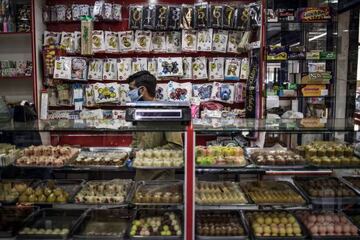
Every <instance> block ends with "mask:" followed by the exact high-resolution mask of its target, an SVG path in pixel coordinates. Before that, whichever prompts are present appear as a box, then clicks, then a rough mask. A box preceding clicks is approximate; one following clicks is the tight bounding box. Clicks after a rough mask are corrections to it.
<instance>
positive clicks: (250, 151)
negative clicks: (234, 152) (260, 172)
mask: <svg viewBox="0 0 360 240" xmlns="http://www.w3.org/2000/svg"><path fill="white" fill-rule="evenodd" d="M279 151H280V152H289V153H294V152H293V151H291V150H288V149H287V148H284V147H280V146H278V147H273V148H246V149H245V151H244V152H245V157H246V158H247V160H248V161H249V162H251V163H252V164H253V165H255V166H256V167H258V168H261V169H269V170H276V169H286V170H291V169H306V168H309V165H308V164H306V160H305V159H304V158H302V160H303V162H304V163H303V164H284V165H280V164H274V165H270V164H260V163H258V162H257V161H255V160H254V159H253V158H252V157H251V155H252V154H253V153H255V152H269V153H270V152H279ZM294 154H295V153H294Z"/></svg>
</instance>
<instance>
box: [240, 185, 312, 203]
mask: <svg viewBox="0 0 360 240" xmlns="http://www.w3.org/2000/svg"><path fill="white" fill-rule="evenodd" d="M249 182H254V181H249ZM264 182H267V180H265V181H264ZM268 182H275V181H268ZM276 182H279V183H283V184H286V185H287V186H288V187H289V188H290V189H291V190H293V191H294V192H295V193H296V194H298V195H300V196H301V197H302V199H303V200H304V203H285V202H284V203H275V202H267V203H257V202H255V201H254V200H253V199H252V198H251V196H250V195H249V193H248V192H247V191H245V190H244V187H243V186H242V184H240V186H241V188H242V189H243V192H244V193H245V194H246V196H247V197H248V198H249V199H250V200H251V201H252V202H254V203H255V204H256V205H258V206H283V207H293V206H305V205H307V204H308V198H307V196H306V195H305V194H304V193H303V192H302V191H299V190H298V189H297V188H296V186H294V185H293V184H291V183H290V182H287V181H276ZM246 183H248V182H243V184H246Z"/></svg>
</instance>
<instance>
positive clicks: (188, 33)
mask: <svg viewBox="0 0 360 240" xmlns="http://www.w3.org/2000/svg"><path fill="white" fill-rule="evenodd" d="M196 43H197V40H196V31H195V30H183V31H182V47H181V49H182V51H184V52H195V51H196Z"/></svg>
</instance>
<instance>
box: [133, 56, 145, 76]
mask: <svg viewBox="0 0 360 240" xmlns="http://www.w3.org/2000/svg"><path fill="white" fill-rule="evenodd" d="M146 70H147V58H135V59H133V62H132V69H131V72H132V73H137V72H139V71H146Z"/></svg>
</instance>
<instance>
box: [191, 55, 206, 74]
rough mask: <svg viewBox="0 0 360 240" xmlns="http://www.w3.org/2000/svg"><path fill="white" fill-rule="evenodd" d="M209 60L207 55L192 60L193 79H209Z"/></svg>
mask: <svg viewBox="0 0 360 240" xmlns="http://www.w3.org/2000/svg"><path fill="white" fill-rule="evenodd" d="M206 63H207V61H206V58H205V57H197V58H193V61H192V74H193V79H207V78H208V75H207V65H206Z"/></svg>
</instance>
